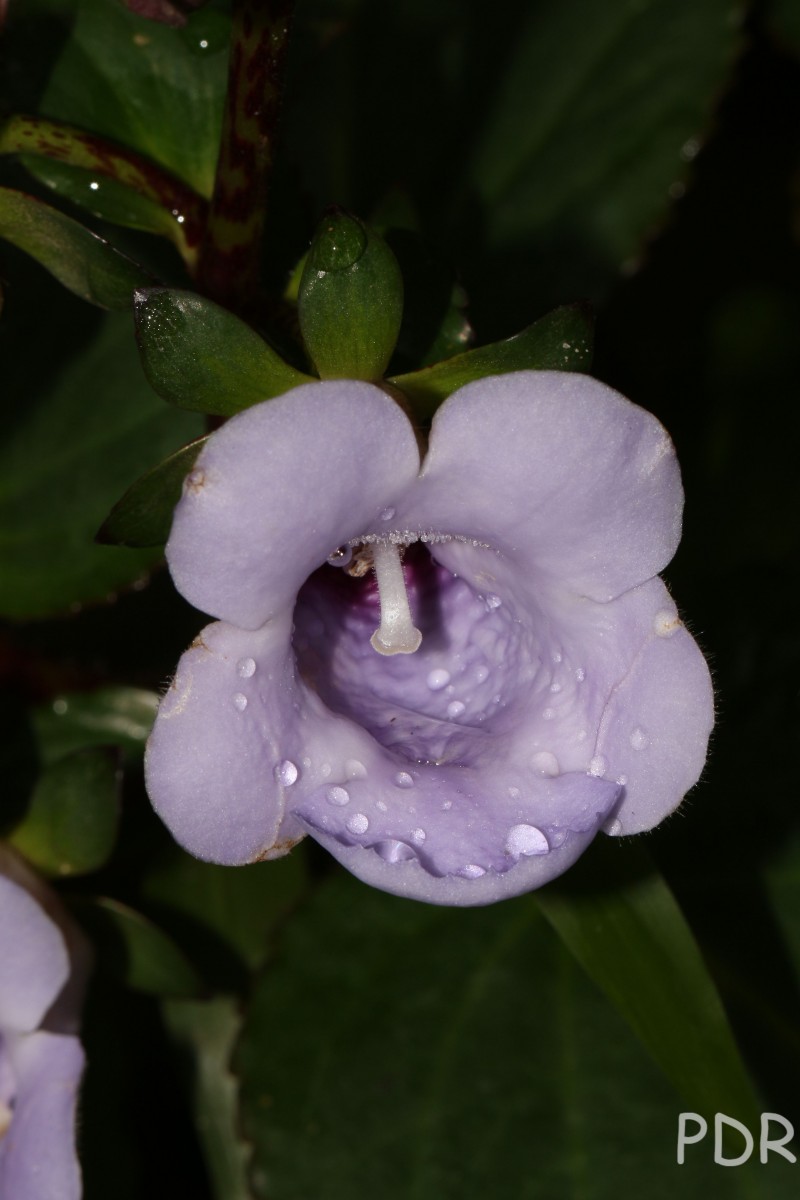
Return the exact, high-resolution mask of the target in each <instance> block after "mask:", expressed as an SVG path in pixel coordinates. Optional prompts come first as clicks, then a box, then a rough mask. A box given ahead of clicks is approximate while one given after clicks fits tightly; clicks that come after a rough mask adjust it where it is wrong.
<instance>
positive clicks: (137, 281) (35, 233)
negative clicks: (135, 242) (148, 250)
mask: <svg viewBox="0 0 800 1200" xmlns="http://www.w3.org/2000/svg"><path fill="white" fill-rule="evenodd" d="M0 237H2V238H5V239H6V240H7V241H9V242H11V243H13V245H15V246H18V247H19V249H20V250H24V251H25V253H26V254H30V256H31V258H35V259H36V261H37V262H39V263H41V265H42V266H43V267H44V268H45V270H47V271H49V272H50V274H51V275H53V276H54V277H55V278H56V279H57V280H58V282H59V283H61V284H63V285H64V287H65V288H68V289H69V291H71V292H74V293H75V295H76V296H80V298H81V299H82V300H88V301H89V303H90V304H96V305H97V306H98V307H99V308H112V309H115V308H119V309H125V308H128V306H129V305H130V303H131V300H132V297H133V293H134V291H135V289H136V288H141V287H146V286H147V285H148V284H151V283H152V282H153V277H152V276H151V275H150V273H149V272H148V271H146V270H145V269H144V267H141V266H139V264H138V263H135V262H133V260H132V259H130V258H127V257H126V256H125V255H124V254H121V253H120V252H119V250H115V249H114V247H113V246H112V245H111V244H110V243H109V242H106V241H105V240H104V239H103V238H101V237H98V236H97V234H94V233H91V232H90V230H88V229H86V228H85V227H84V226H83V225H81V224H79V223H78V221H73V219H72V218H71V217H67V216H65V215H64V213H62V212H59V211H58V209H55V208H50V206H49V205H47V204H43V203H42V201H41V200H35V199H34V198H33V196H28V195H26V194H25V193H24V192H17V191H13V190H12V189H10V188H0Z"/></svg>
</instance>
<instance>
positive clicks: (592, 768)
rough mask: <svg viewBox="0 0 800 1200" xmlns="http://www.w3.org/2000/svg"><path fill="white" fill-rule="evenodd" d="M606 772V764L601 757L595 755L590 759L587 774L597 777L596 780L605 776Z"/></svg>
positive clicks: (600, 755)
mask: <svg viewBox="0 0 800 1200" xmlns="http://www.w3.org/2000/svg"><path fill="white" fill-rule="evenodd" d="M607 770H608V763H607V762H606V760H605V758H604V757H603V755H602V754H596V755H595V756H594V758H593V759H592V761H591V762H590V763H589V774H590V775H595V776H597V778H600V776H602V775H605V773H606V771H607Z"/></svg>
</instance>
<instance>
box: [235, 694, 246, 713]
mask: <svg viewBox="0 0 800 1200" xmlns="http://www.w3.org/2000/svg"><path fill="white" fill-rule="evenodd" d="M233 706H234V708H238V710H239V712H244V710H245V709H246V708H247V696H244V695H243V694H242V693H241V692H237V693H236V695H235V696H234V697H233Z"/></svg>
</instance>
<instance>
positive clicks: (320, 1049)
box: [234, 875, 796, 1200]
mask: <svg viewBox="0 0 800 1200" xmlns="http://www.w3.org/2000/svg"><path fill="white" fill-rule="evenodd" d="M234 1066H235V1068H236V1070H237V1071H238V1073H239V1075H240V1078H241V1085H242V1090H241V1097H242V1115H243V1120H244V1128H245V1133H246V1134H247V1135H248V1136H249V1137H250V1138H251V1139H252V1141H253V1147H254V1162H253V1173H252V1178H253V1184H254V1189H255V1190H256V1191H257V1194H259V1195H263V1196H271V1195H275V1196H278V1195H279V1196H281V1197H282V1200H307V1198H308V1197H309V1196H324V1197H325V1200H339V1198H340V1197H341V1200H351V1198H352V1197H354V1196H359V1197H360V1196H377V1195H380V1196H381V1197H385V1198H386V1200H408V1198H409V1197H413V1198H414V1200H428V1198H430V1200H461V1198H463V1197H477V1196H492V1197H498V1200H552V1197H556V1196H558V1197H561V1196H563V1197H567V1196H569V1197H578V1196H579V1197H581V1200H618V1197H619V1194H620V1181H621V1180H623V1179H624V1182H625V1188H626V1189H627V1190H628V1191H629V1192H630V1194H631V1195H646V1196H648V1198H652V1200H673V1198H674V1197H675V1196H676V1195H680V1196H681V1197H682V1198H686V1200H705V1198H706V1197H707V1196H708V1195H709V1194H713V1195H714V1196H715V1197H718V1198H719V1200H730V1198H732V1197H738V1196H741V1195H742V1194H747V1195H759V1194H761V1195H769V1197H770V1200H775V1198H776V1197H777V1196H779V1195H780V1196H786V1197H787V1198H788V1196H790V1195H791V1194H792V1192H791V1190H790V1189H791V1188H796V1183H795V1181H794V1177H793V1175H792V1168H791V1166H790V1164H789V1163H786V1162H784V1161H783V1160H779V1161H776V1160H775V1158H774V1157H773V1158H772V1159H771V1160H770V1164H769V1165H768V1166H766V1167H759V1165H758V1164H756V1169H755V1170H756V1175H757V1177H759V1176H760V1177H767V1178H766V1180H765V1183H764V1185H763V1191H761V1190H760V1189H759V1187H754V1188H751V1190H750V1191H743V1189H744V1187H745V1183H744V1181H745V1178H746V1177H748V1176H749V1172H747V1171H746V1169H743V1168H740V1169H739V1170H737V1171H730V1172H725V1171H720V1169H719V1167H718V1166H715V1164H714V1162H713V1157H712V1155H713V1149H712V1146H711V1143H710V1142H709V1141H706V1142H705V1143H704V1144H702V1146H698V1147H696V1148H692V1147H690V1148H689V1151H688V1152H687V1160H686V1164H685V1165H684V1166H683V1167H680V1168H679V1167H677V1165H676V1162H675V1147H676V1137H677V1124H678V1113H679V1112H680V1111H681V1106H682V1101H681V1100H680V1098H679V1097H678V1096H677V1095H676V1093H675V1092H674V1090H673V1089H672V1088H671V1087H670V1085H669V1084H668V1082H667V1081H666V1080H665V1079H664V1077H663V1076H662V1075H661V1073H660V1072H659V1071H658V1070H657V1068H656V1067H655V1065H654V1064H653V1063H652V1061H651V1060H650V1058H649V1056H648V1055H647V1054H646V1053H645V1052H644V1051H643V1049H642V1048H641V1046H640V1044H639V1043H638V1041H637V1040H636V1038H635V1037H634V1036H633V1035H632V1034H631V1032H630V1030H629V1029H628V1027H627V1026H626V1024H625V1022H624V1021H623V1019H622V1018H621V1017H620V1016H619V1014H617V1013H616V1012H615V1011H614V1010H613V1008H612V1007H611V1006H610V1005H609V1004H608V1003H607V1001H606V999H605V998H604V997H603V996H602V994H601V993H600V992H599V991H598V990H597V989H596V988H595V987H594V985H593V984H591V983H590V982H589V980H588V979H587V978H586V976H585V974H584V973H583V972H582V971H581V970H580V968H578V967H577V966H576V965H575V964H574V962H573V960H572V957H571V956H570V955H569V954H568V953H567V952H566V951H565V950H564V949H563V947H562V946H561V944H560V943H559V941H558V939H557V938H556V937H555V936H554V935H553V933H552V931H551V930H550V929H549V928H548V926H547V923H546V922H545V921H544V920H543V919H542V918H541V915H540V914H539V911H538V908H537V904H536V901H535V900H534V899H533V898H532V897H523V898H521V899H518V900H512V901H508V902H505V903H503V904H498V905H494V906H490V907H488V908H478V909H472V910H449V909H443V908H436V907H432V906H427V905H422V904H415V903H411V902H409V901H407V900H404V899H400V898H397V897H394V896H387V895H383V894H380V893H378V892H376V891H373V890H370V889H368V888H365V887H364V886H363V884H361V883H359V882H357V881H356V880H354V879H351V878H349V877H344V876H342V875H337V876H335V877H334V878H332V879H331V880H329V881H328V882H326V883H325V884H324V885H323V886H321V887H320V889H319V891H318V893H317V895H316V896H315V897H313V898H312V900H311V902H310V903H308V904H307V905H306V906H305V908H304V909H303V910H301V911H300V912H299V913H297V914H295V916H294V918H293V920H292V921H291V923H290V924H289V925H288V926H287V927H286V929H285V932H284V937H283V941H282V944H281V948H280V950H279V952H278V954H277V955H276V957H275V959H274V960H273V962H272V963H271V964H270V965H269V967H268V969H267V970H266V971H265V973H264V975H263V977H262V978H261V980H260V981H259V983H258V985H257V986H256V988H255V991H254V993H253V997H252V1004H251V1007H250V1009H249V1012H248V1014H247V1018H246V1022H245V1026H244V1029H243V1032H242V1038H241V1041H240V1044H239V1051H238V1054H237V1057H236V1059H235V1061H234ZM723 1111H725V1110H724V1109H723ZM728 1111H730V1109H728ZM693 1150H694V1151H695V1152H694V1153H692V1151H693ZM757 1182H758V1178H757ZM781 1184H783V1187H781Z"/></svg>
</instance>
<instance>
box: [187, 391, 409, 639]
mask: <svg viewBox="0 0 800 1200" xmlns="http://www.w3.org/2000/svg"><path fill="white" fill-rule="evenodd" d="M418 470H419V451H418V449H417V443H416V439H415V437H414V432H413V430H412V428H411V425H410V423H409V421H408V419H407V418H406V417H405V415H404V414H403V412H402V411H401V409H400V408H399V407H398V405H397V404H396V403H395V402H394V401H393V400H392V399H390V398H389V397H388V396H387V395H385V394H384V393H383V392H382V391H380V389H378V388H376V387H373V386H372V385H371V384H368V383H358V382H353V381H350V380H338V381H332V382H327V383H313V384H306V385H304V386H303V387H299V388H295V389H294V390H293V391H292V392H289V393H288V394H287V395H285V396H280V397H278V398H277V399H275V400H270V401H267V402H266V403H264V404H258V405H255V406H254V407H253V408H250V409H247V411H246V412H242V413H239V414H238V415H237V416H235V417H233V418H232V419H231V420H230V421H228V422H227V424H226V425H224V426H223V428H222V429H219V430H218V431H217V432H216V433H215V434H214V436H213V437H212V438H211V439H210V440H209V442H208V443H207V445H206V447H205V448H204V450H203V452H202V453H201V455H200V457H199V458H198V460H197V462H196V464H195V466H194V469H193V470H192V471H191V473H190V474H189V476H188V478H187V480H186V484H185V485H184V494H183V497H182V499H181V500H180V501H179V503H178V506H177V508H176V509H175V517H174V520H173V525H172V533H171V535H170V539H169V542H168V543H167V550H166V554H167V560H168V562H169V567H170V571H171V572H172V577H173V579H174V580H175V586H176V587H177V588H178V591H179V592H181V594H182V595H183V596H185V597H186V599H187V600H189V601H190V602H191V603H192V604H194V605H195V606H196V607H197V608H200V609H202V610H203V611H205V612H208V613H211V614H212V615H213V616H215V617H221V618H223V619H224V620H226V621H230V622H231V623H232V624H234V625H239V626H241V627H243V628H245V629H257V628H259V627H260V626H261V625H263V624H264V622H265V621H266V620H268V619H269V618H270V617H272V616H275V615H276V614H278V613H281V612H282V611H283V610H284V609H285V608H286V606H287V605H290V604H291V603H292V602H293V600H294V597H295V595H296V594H297V592H298V590H299V588H300V585H301V584H302V583H303V581H304V580H305V579H306V578H307V576H308V575H309V574H310V573H311V571H313V570H314V569H315V568H316V567H318V566H320V564H321V563H323V562H324V561H325V559H326V558H327V557H328V555H329V554H330V553H331V552H332V551H334V550H335V549H336V547H337V546H338V545H340V544H341V543H343V542H346V541H348V540H349V539H350V538H354V537H356V536H357V535H358V534H360V533H362V532H363V531H364V529H365V528H368V527H370V526H373V525H375V524H377V523H378V521H379V513H380V510H381V508H382V507H383V506H384V505H385V504H386V503H388V501H389V500H391V499H393V497H394V496H395V495H396V494H397V493H399V492H402V491H403V490H404V489H405V488H406V487H407V486H408V485H409V484H410V483H412V482H413V480H414V479H416V476H417V472H418Z"/></svg>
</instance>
